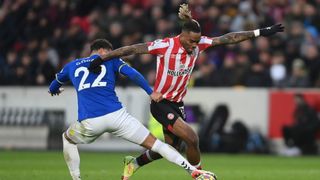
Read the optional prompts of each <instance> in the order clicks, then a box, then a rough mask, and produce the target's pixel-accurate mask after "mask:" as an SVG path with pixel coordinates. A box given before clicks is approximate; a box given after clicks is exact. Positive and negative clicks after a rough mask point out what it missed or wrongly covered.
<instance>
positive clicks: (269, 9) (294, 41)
mask: <svg viewBox="0 0 320 180" xmlns="http://www.w3.org/2000/svg"><path fill="white" fill-rule="evenodd" d="M183 2H185V1H182V0H117V1H109V0H92V1H88V0H16V1H11V0H0V5H1V8H0V85H48V84H49V82H51V80H52V79H53V78H54V74H55V73H56V71H57V70H58V69H60V68H61V67H62V66H63V65H64V64H66V63H67V62H68V61H70V60H72V59H74V58H76V57H82V56H87V55H89V45H90V42H91V41H92V40H94V39H96V38H106V39H108V40H109V41H110V42H111V43H112V44H113V46H114V48H118V47H121V46H125V45H131V44H134V43H139V42H148V41H153V40H155V39H159V38H164V37H168V36H175V35H177V34H179V33H180V22H179V20H178V17H177V12H178V8H179V5H180V4H181V3H183ZM188 3H189V6H190V8H191V9H192V14H193V17H194V18H195V19H197V20H198V21H199V22H200V24H201V27H202V34H203V35H206V36H210V37H214V36H220V35H223V34H225V33H228V32H232V31H243V30H253V29H257V28H260V27H265V26H268V25H272V24H274V23H282V24H284V25H285V27H286V31H285V33H280V34H279V35H277V36H274V37H271V38H268V39H266V38H263V37H259V38H257V39H255V40H252V41H244V42H242V43H240V44H237V45H229V46H221V47H213V48H211V49H209V50H207V51H206V53H203V54H202V55H201V57H200V58H199V59H198V61H197V66H196V69H195V70H194V73H193V78H192V79H193V80H192V83H190V84H192V86H211V87H230V86H245V87H313V88H314V87H320V73H319V72H320V70H319V69H320V55H319V52H318V50H319V47H320V44H319V42H320V41H319V30H320V21H319V18H320V0H308V1H306V0H260V1H255V0H251V1H250V0H246V1H245V0H189V1H188ZM125 59H126V60H127V61H128V63H130V64H131V66H133V67H134V68H136V69H138V70H139V71H140V72H141V73H142V74H143V75H144V76H145V77H146V78H147V79H148V81H149V82H150V83H151V84H152V83H153V82H154V78H155V70H156V68H155V66H156V60H155V57H153V56H150V55H143V56H134V57H126V58H125ZM127 83H128V82H127V81H125V80H122V81H121V83H120V84H121V85H127Z"/></svg>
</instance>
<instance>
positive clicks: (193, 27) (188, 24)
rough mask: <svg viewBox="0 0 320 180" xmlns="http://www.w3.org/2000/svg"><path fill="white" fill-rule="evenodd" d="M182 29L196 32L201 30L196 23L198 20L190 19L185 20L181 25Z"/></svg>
mask: <svg viewBox="0 0 320 180" xmlns="http://www.w3.org/2000/svg"><path fill="white" fill-rule="evenodd" d="M182 31H188V32H189V31H192V32H196V33H200V32H201V27H200V25H199V23H198V21H196V20H194V19H192V20H189V21H185V22H184V23H183V25H182Z"/></svg>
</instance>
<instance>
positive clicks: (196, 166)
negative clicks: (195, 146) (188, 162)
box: [194, 161, 202, 170]
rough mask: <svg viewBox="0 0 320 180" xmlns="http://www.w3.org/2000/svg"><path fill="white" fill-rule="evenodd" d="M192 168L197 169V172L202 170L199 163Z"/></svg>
mask: <svg viewBox="0 0 320 180" xmlns="http://www.w3.org/2000/svg"><path fill="white" fill-rule="evenodd" d="M194 167H195V168H197V169H199V170H202V167H201V161H200V162H199V163H198V164H197V165H194Z"/></svg>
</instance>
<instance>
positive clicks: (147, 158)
mask: <svg viewBox="0 0 320 180" xmlns="http://www.w3.org/2000/svg"><path fill="white" fill-rule="evenodd" d="M161 158H162V156H161V155H160V154H158V153H155V152H152V151H150V150H147V151H145V152H144V153H143V154H141V155H140V156H139V157H137V158H136V164H137V165H138V166H144V165H146V164H148V163H150V162H152V161H155V160H157V159H161Z"/></svg>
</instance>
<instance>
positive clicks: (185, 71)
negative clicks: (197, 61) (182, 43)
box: [167, 67, 192, 76]
mask: <svg viewBox="0 0 320 180" xmlns="http://www.w3.org/2000/svg"><path fill="white" fill-rule="evenodd" d="M191 70H192V68H191V67H189V68H186V69H180V70H179V71H175V70H171V69H168V71H167V73H168V75H170V76H184V75H187V74H191Z"/></svg>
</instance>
